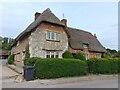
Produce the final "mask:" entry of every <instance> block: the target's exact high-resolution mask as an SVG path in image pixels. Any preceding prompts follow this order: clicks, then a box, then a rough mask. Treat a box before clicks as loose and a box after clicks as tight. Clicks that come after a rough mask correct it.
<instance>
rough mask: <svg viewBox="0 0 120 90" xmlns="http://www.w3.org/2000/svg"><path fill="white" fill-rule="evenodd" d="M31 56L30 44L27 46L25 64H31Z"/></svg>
mask: <svg viewBox="0 0 120 90" xmlns="http://www.w3.org/2000/svg"><path fill="white" fill-rule="evenodd" d="M29 58H30V53H29V45H27V46H26V48H25V59H24V65H28V64H29V61H28V60H29Z"/></svg>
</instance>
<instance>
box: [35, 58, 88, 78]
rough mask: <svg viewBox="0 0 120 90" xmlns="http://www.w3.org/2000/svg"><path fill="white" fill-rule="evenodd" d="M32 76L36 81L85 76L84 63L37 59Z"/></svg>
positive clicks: (72, 60) (69, 60)
mask: <svg viewBox="0 0 120 90" xmlns="http://www.w3.org/2000/svg"><path fill="white" fill-rule="evenodd" d="M34 75H35V78H36V79H38V78H40V79H50V78H60V77H71V76H81V75H86V63H85V62H84V61H80V60H78V59H58V58H57V59H56V58H54V59H53V58H52V59H50V58H49V59H38V60H37V61H36V63H35V74H34Z"/></svg>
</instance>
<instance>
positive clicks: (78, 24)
mask: <svg viewBox="0 0 120 90" xmlns="http://www.w3.org/2000/svg"><path fill="white" fill-rule="evenodd" d="M47 8H50V9H51V11H52V12H53V13H54V14H55V15H56V16H57V17H58V18H59V19H60V20H61V19H63V18H65V19H67V26H69V27H73V28H78V29H83V30H85V31H88V32H91V33H92V34H94V33H96V35H97V39H98V40H99V41H100V42H101V44H102V45H103V46H104V47H106V48H111V49H116V50H118V3H117V2H6V3H2V7H1V11H2V14H0V16H1V18H2V21H1V22H0V23H1V25H0V27H1V28H2V32H1V33H0V36H3V37H5V36H7V37H12V38H16V37H17V36H18V35H19V33H20V32H22V31H23V30H25V29H26V28H27V27H28V25H29V24H30V23H32V22H33V21H34V14H35V12H41V13H42V12H43V11H44V10H45V9H47ZM63 14H64V17H63Z"/></svg>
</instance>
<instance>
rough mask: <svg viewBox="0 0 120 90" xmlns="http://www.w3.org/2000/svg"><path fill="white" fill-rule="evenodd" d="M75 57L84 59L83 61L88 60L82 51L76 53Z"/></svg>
mask: <svg viewBox="0 0 120 90" xmlns="http://www.w3.org/2000/svg"><path fill="white" fill-rule="evenodd" d="M75 58H76V59H80V60H83V61H86V59H85V56H84V55H83V54H82V53H80V52H77V53H76V55H75Z"/></svg>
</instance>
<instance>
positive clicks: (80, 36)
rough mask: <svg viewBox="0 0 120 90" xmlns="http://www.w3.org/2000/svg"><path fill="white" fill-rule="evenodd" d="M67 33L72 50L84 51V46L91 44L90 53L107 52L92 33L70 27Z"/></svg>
mask: <svg viewBox="0 0 120 90" xmlns="http://www.w3.org/2000/svg"><path fill="white" fill-rule="evenodd" d="M66 32H67V34H68V36H69V38H68V40H69V45H70V46H71V48H73V49H80V50H83V44H89V46H88V49H89V51H96V52H105V48H104V47H103V46H102V45H101V43H100V42H99V41H98V40H97V38H95V37H94V36H93V35H92V34H91V33H90V32H87V31H83V30H80V29H75V28H70V27H67V28H66Z"/></svg>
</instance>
